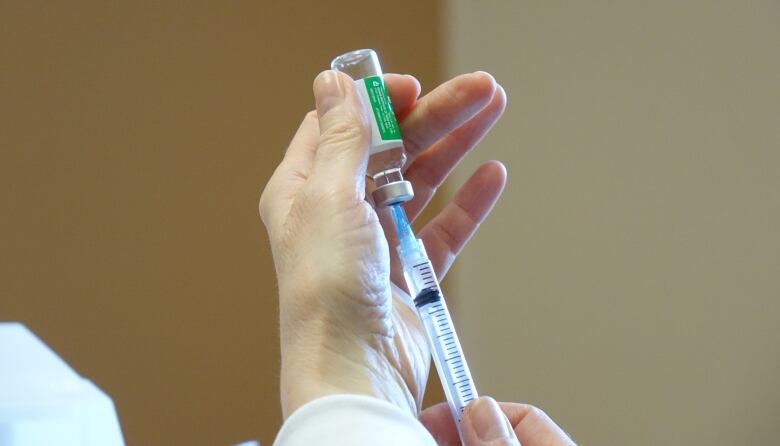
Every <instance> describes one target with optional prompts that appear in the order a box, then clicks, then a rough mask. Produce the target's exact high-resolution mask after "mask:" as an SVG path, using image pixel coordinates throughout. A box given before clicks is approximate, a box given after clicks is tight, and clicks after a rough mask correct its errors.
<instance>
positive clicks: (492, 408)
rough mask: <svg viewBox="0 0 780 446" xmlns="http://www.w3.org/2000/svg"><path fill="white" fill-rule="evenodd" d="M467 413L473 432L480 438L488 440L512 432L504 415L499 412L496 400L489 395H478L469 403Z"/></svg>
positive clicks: (505, 436)
mask: <svg viewBox="0 0 780 446" xmlns="http://www.w3.org/2000/svg"><path fill="white" fill-rule="evenodd" d="M469 414H470V415H471V424H472V426H474V432H476V434H477V436H478V437H479V439H480V440H483V441H486V442H489V441H493V440H497V439H499V438H507V437H509V436H510V435H511V434H512V433H511V431H510V428H509V422H508V420H507V419H506V415H504V412H501V408H500V407H498V403H497V402H496V400H494V399H493V398H491V397H489V396H483V397H480V398H479V399H477V400H476V401H474V402H473V403H471V406H470V407H469Z"/></svg>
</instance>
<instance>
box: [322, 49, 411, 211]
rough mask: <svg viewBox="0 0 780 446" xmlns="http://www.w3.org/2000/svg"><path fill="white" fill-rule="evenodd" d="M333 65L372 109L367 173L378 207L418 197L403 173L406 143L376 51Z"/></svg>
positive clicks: (354, 54)
mask: <svg viewBox="0 0 780 446" xmlns="http://www.w3.org/2000/svg"><path fill="white" fill-rule="evenodd" d="M330 66H331V69H333V70H335V71H341V72H343V73H345V74H347V75H349V77H351V78H352V79H353V80H354V81H355V88H356V89H357V91H358V94H360V95H361V96H362V99H363V103H364V104H365V105H366V107H367V108H368V114H369V118H370V119H369V120H370V122H371V142H370V147H369V158H368V169H367V171H366V174H367V175H368V176H369V177H371V179H372V180H373V181H374V185H375V186H376V189H375V190H374V192H373V194H372V195H373V198H374V204H375V205H376V206H377V207H383V206H389V205H392V204H398V203H402V202H404V201H408V200H411V199H412V197H413V196H414V192H413V191H412V185H411V183H410V182H408V181H405V180H404V178H403V174H402V173H401V169H402V168H403V166H404V164H405V163H406V152H405V150H404V143H403V139H402V137H401V131H400V129H399V127H398V121H396V119H395V113H394V112H393V105H392V104H391V102H390V96H389V95H388V94H387V89H386V88H385V82H384V79H383V78H382V67H381V66H380V65H379V57H377V55H376V52H375V51H374V50H371V49H363V50H356V51H350V52H349V53H346V54H342V55H341V56H338V57H336V58H335V59H333V62H331V65H330Z"/></svg>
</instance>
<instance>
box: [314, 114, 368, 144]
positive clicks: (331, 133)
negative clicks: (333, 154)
mask: <svg viewBox="0 0 780 446" xmlns="http://www.w3.org/2000/svg"><path fill="white" fill-rule="evenodd" d="M366 130H367V129H366V127H365V126H363V125H361V123H359V122H355V121H354V120H350V119H339V120H338V121H336V122H333V123H331V125H329V126H328V127H327V128H326V129H325V130H324V131H323V133H322V138H321V143H324V144H343V143H364V142H367V141H368V132H367V131H366Z"/></svg>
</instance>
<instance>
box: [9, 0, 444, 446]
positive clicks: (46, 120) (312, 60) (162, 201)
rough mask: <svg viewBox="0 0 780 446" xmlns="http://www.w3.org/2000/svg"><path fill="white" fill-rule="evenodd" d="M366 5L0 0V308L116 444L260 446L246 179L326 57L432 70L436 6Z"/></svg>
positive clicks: (263, 407) (262, 347) (256, 261)
mask: <svg viewBox="0 0 780 446" xmlns="http://www.w3.org/2000/svg"><path fill="white" fill-rule="evenodd" d="M47 3H48V4H47ZM369 6H370V5H367V4H366V3H365V2H360V1H341V2H337V3H333V2H314V1H311V2H283V1H263V2H210V3H206V4H200V3H199V4H196V3H188V2H175V1H164V2H154V3H150V4H145V3H141V2H105V1H77V2H33V1H26V0H22V1H2V2H0V320H19V321H21V322H24V323H25V324H27V326H29V327H30V328H31V329H32V330H33V331H35V332H36V333H37V334H38V335H40V336H41V337H42V338H43V339H44V340H45V341H46V342H47V343H48V344H49V345H51V346H52V347H53V348H54V349H55V350H56V351H57V352H59V353H60V354H61V355H62V356H63V357H64V358H65V359H66V360H67V361H68V362H69V363H70V364H71V365H73V366H74V367H75V368H76V370H78V371H79V372H80V373H82V374H83V375H84V376H86V377H87V378H90V379H92V380H93V381H94V382H95V383H96V384H97V385H98V386H100V387H101V388H102V389H104V390H105V391H106V392H107V393H108V394H109V395H111V396H112V397H113V399H114V402H115V403H116V406H117V408H118V410H119V416H120V419H121V423H122V426H123V429H124V433H125V436H126V440H127V443H128V444H129V445H145V446H146V445H227V444H231V443H234V442H238V441H240V440H243V439H249V438H259V439H260V440H262V442H263V444H270V443H271V440H272V438H273V436H274V434H275V431H276V429H277V427H278V425H279V422H280V415H279V407H278V405H279V404H278V396H277V395H278V388H277V387H278V385H277V381H278V347H277V345H278V339H277V315H276V311H277V310H276V303H275V299H276V297H275V283H274V280H273V276H272V273H273V270H272V266H271V261H270V256H269V254H268V249H267V242H266V240H265V238H264V231H263V229H262V227H261V224H260V222H259V219H258V218H257V210H256V209H257V205H256V203H257V199H258V197H259V192H260V189H261V187H262V185H263V184H264V183H265V181H266V180H267V178H268V176H269V175H270V173H271V171H272V170H273V168H274V166H275V165H276V163H277V162H278V161H279V160H280V158H281V155H282V152H283V150H284V148H285V147H286V144H287V141H288V139H289V138H290V136H291V135H292V132H293V131H294V129H295V127H296V126H297V124H298V122H299V120H300V119H301V118H302V117H303V115H304V113H305V112H306V111H307V110H309V109H310V108H312V106H313V101H312V97H311V81H312V79H313V78H314V76H315V75H316V74H317V72H319V71H320V70H322V69H324V68H326V67H327V66H328V63H329V61H330V58H331V57H332V56H334V55H336V54H338V53H340V52H342V51H346V50H350V49H354V48H355V47H366V46H367V47H374V48H376V49H377V50H378V51H379V52H380V54H381V55H382V57H383V60H384V65H385V68H386V69H388V70H389V71H390V70H400V71H405V72H409V73H413V74H416V75H418V76H419V77H420V79H421V80H422V81H423V83H424V85H426V86H427V87H430V85H431V84H433V83H434V82H436V81H437V80H438V67H439V65H440V63H439V52H438V51H437V48H438V46H439V40H438V36H439V28H438V26H439V25H438V13H437V9H436V8H437V6H436V4H435V3H429V2H416V1H411V0H408V1H407V0H403V1H400V2H398V1H397V2H394V7H393V8H388V9H386V10H385V11H384V13H383V14H372V15H371V16H370V20H367V19H366V11H367V8H369ZM401 30H403V32H400V31H401ZM420 54H423V55H425V57H420V56H419V55H420ZM2 360H4V359H3V358H0V361H2ZM435 390H437V389H436V388H434V391H435ZM436 395H439V398H440V395H441V393H440V392H434V396H433V398H434V399H436Z"/></svg>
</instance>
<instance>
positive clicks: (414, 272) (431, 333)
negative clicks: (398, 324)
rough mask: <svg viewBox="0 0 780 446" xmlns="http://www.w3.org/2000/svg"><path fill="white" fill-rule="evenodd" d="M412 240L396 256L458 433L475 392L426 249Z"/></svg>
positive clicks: (475, 396) (420, 241)
mask: <svg viewBox="0 0 780 446" xmlns="http://www.w3.org/2000/svg"><path fill="white" fill-rule="evenodd" d="M414 241H415V242H416V243H415V245H411V243H409V245H408V246H404V245H403V244H402V245H399V246H398V253H399V255H400V256H401V258H402V260H401V263H403V264H404V277H405V278H406V285H407V287H408V288H409V293H410V295H411V296H412V297H413V299H414V305H415V307H416V308H417V314H418V315H419V317H420V321H421V322H422V324H423V327H424V328H425V333H426V334H427V335H428V336H427V337H428V345H429V347H430V349H431V355H432V356H433V362H434V363H435V365H436V371H437V372H438V374H439V380H440V381H441V383H442V386H443V387H444V393H445V395H446V397H447V402H448V403H449V406H450V411H451V412H452V418H453V419H454V420H455V422H456V423H455V424H456V426H457V427H458V431H459V432H460V419H461V416H462V414H463V409H464V408H465V407H466V405H467V404H468V403H469V402H470V401H472V400H473V399H475V398H477V389H476V386H475V385H474V380H473V379H472V378H471V371H470V370H469V367H468V365H467V364H466V360H465V359H464V357H463V350H462V349H461V346H460V341H459V340H458V335H457V334H456V333H455V329H454V327H453V324H452V318H451V317H450V312H449V310H448V309H447V304H446V303H445V301H444V296H443V295H442V292H441V288H440V287H439V281H438V279H437V278H436V272H435V271H434V270H433V265H432V264H431V261H430V260H429V259H428V256H427V254H426V252H425V246H424V245H423V243H422V240H419V239H416V240H414ZM402 242H403V240H402Z"/></svg>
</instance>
